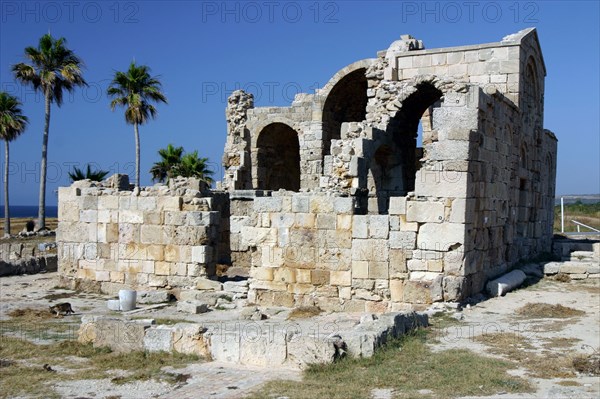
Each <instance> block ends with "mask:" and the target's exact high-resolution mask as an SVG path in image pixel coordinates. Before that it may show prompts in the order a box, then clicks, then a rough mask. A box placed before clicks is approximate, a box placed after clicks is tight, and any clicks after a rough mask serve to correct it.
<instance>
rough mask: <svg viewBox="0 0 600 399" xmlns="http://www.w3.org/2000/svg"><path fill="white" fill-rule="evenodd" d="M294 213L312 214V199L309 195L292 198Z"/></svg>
mask: <svg viewBox="0 0 600 399" xmlns="http://www.w3.org/2000/svg"><path fill="white" fill-rule="evenodd" d="M292 212H294V213H308V212H310V198H309V197H308V196H307V195H294V196H293V197H292Z"/></svg>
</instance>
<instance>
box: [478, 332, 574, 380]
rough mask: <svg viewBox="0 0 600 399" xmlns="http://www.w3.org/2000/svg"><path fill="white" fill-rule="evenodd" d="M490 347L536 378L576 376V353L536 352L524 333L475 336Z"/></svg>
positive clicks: (492, 350) (492, 351)
mask: <svg viewBox="0 0 600 399" xmlns="http://www.w3.org/2000/svg"><path fill="white" fill-rule="evenodd" d="M475 341H477V342H481V343H483V344H485V345H486V346H488V347H489V348H490V352H491V353H493V354H496V355H500V356H503V357H505V358H507V359H510V360H512V361H514V362H516V363H517V364H518V365H519V366H520V367H522V368H524V369H526V370H527V371H528V374H529V375H530V376H532V377H536V378H569V377H574V376H575V373H574V370H573V367H572V359H573V356H574V353H572V352H565V351H561V352H559V353H556V352H551V351H544V352H543V353H541V354H540V353H536V351H535V347H534V346H533V345H532V344H531V343H530V342H529V340H528V339H527V338H526V337H525V336H524V335H523V334H517V333H493V334H485V335H480V336H477V337H475Z"/></svg>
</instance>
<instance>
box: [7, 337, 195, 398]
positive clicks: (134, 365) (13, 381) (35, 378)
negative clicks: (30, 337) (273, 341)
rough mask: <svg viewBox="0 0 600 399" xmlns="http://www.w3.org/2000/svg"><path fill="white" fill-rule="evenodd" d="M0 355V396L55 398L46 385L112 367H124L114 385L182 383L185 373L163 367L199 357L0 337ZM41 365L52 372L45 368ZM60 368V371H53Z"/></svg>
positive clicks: (101, 374) (106, 373)
mask: <svg viewBox="0 0 600 399" xmlns="http://www.w3.org/2000/svg"><path fill="white" fill-rule="evenodd" d="M0 358H2V359H3V361H5V362H7V363H6V364H9V365H8V366H7V367H2V368H0V398H11V397H15V396H19V395H27V396H29V397H40V398H57V397H58V395H56V394H55V393H54V392H52V390H51V389H50V388H49V386H51V385H52V383H53V382H57V381H65V380H82V379H83V380H85V379H101V378H112V377H111V373H109V372H110V371H112V370H124V371H125V373H124V374H123V376H121V377H117V378H112V380H111V381H112V382H113V383H116V384H122V383H127V382H130V381H135V380H148V379H156V380H159V381H161V382H167V383H173V384H174V383H181V382H185V381H186V380H187V378H189V375H186V374H180V373H173V372H165V371H163V370H162V368H163V367H166V366H171V367H175V368H179V367H184V366H185V365H187V364H189V363H191V362H197V361H199V360H200V359H199V358H198V357H197V356H192V355H183V354H178V353H165V352H153V353H148V352H131V353H126V354H118V353H113V352H111V351H110V349H107V348H94V347H93V346H92V345H91V344H80V343H78V342H76V341H63V342H60V343H55V344H51V345H35V344H33V343H31V342H28V341H25V340H21V339H16V338H10V337H6V336H0ZM44 364H48V365H50V367H51V368H52V369H54V370H55V372H49V371H46V370H45V369H44V367H43V365H44ZM56 370H60V371H56Z"/></svg>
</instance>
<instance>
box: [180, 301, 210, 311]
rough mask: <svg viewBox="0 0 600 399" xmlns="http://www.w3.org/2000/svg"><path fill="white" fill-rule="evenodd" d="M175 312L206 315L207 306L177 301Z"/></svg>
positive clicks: (193, 302) (201, 303) (199, 303)
mask: <svg viewBox="0 0 600 399" xmlns="http://www.w3.org/2000/svg"><path fill="white" fill-rule="evenodd" d="M177 311H178V312H185V313H191V314H200V313H206V312H208V305H207V304H206V303H204V302H199V301H179V302H177Z"/></svg>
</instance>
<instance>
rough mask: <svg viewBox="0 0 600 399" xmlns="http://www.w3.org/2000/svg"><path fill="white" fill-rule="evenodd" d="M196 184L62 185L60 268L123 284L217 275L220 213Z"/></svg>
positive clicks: (187, 281)
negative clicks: (138, 189)
mask: <svg viewBox="0 0 600 399" xmlns="http://www.w3.org/2000/svg"><path fill="white" fill-rule="evenodd" d="M213 201H215V199H214V198H212V197H205V196H203V194H202V192H201V191H199V190H195V189H188V188H177V189H169V188H168V187H166V186H155V187H146V188H143V189H142V190H141V192H139V193H138V192H135V191H129V190H118V189H113V188H106V187H103V186H102V185H101V184H95V183H91V182H89V181H82V182H76V183H74V184H73V185H72V186H71V187H61V188H60V189H59V209H58V217H59V225H58V229H57V232H56V242H57V250H58V258H59V273H60V274H61V275H62V276H64V277H67V278H70V279H84V280H88V281H95V282H98V283H99V284H100V285H101V286H102V288H103V289H104V290H106V291H114V289H115V288H118V287H134V288H135V287H154V288H158V287H166V286H172V287H175V286H185V287H190V286H195V285H196V284H197V283H198V282H199V281H202V280H203V279H206V278H208V277H211V276H213V275H214V274H215V265H216V260H217V259H218V257H219V253H218V242H219V238H220V231H219V224H220V212H216V211H212V210H211V209H212V208H213V206H215V203H214V202H213Z"/></svg>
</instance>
